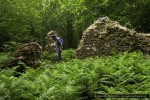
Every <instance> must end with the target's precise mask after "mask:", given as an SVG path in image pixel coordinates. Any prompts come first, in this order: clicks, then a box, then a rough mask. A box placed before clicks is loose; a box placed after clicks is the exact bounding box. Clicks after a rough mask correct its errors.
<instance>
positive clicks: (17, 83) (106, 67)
mask: <svg viewBox="0 0 150 100" xmlns="http://www.w3.org/2000/svg"><path fill="white" fill-rule="evenodd" d="M45 60H46V58H45V59H44V60H43V61H45ZM42 63H43V62H42ZM44 63H45V64H42V67H41V68H39V69H30V68H28V69H27V71H26V73H24V74H22V75H21V76H20V77H18V78H17V77H14V76H13V74H14V70H13V69H4V70H2V71H1V72H0V100H104V98H97V97H95V94H105V93H109V94H131V93H133V94H148V93H150V60H149V59H148V57H147V58H145V56H143V55H142V53H137V52H133V53H123V54H118V55H115V56H110V57H105V58H98V57H97V58H87V59H84V60H79V59H76V58H75V59H71V60H70V61H66V62H63V61H62V62H59V63H56V64H46V62H44ZM106 100H112V99H110V98H107V99H106ZM113 100H116V99H113ZM118 100H120V99H118ZM122 100H128V99H122ZM129 100H141V99H129Z"/></svg>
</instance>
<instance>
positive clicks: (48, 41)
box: [45, 31, 57, 53]
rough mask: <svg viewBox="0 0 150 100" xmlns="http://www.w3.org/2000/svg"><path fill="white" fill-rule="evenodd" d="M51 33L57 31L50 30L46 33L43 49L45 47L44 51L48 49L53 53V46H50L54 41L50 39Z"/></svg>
mask: <svg viewBox="0 0 150 100" xmlns="http://www.w3.org/2000/svg"><path fill="white" fill-rule="evenodd" d="M51 35H57V32H55V31H50V32H49V33H48V34H47V36H46V38H45V39H46V47H45V49H46V51H48V52H50V53H53V52H55V48H54V46H52V44H53V43H54V41H53V40H52V38H51Z"/></svg>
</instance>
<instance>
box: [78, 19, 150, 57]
mask: <svg viewBox="0 0 150 100" xmlns="http://www.w3.org/2000/svg"><path fill="white" fill-rule="evenodd" d="M149 47H150V39H149V38H146V37H145V36H143V35H142V36H141V35H139V34H138V33H136V32H135V31H131V30H130V29H127V28H126V27H123V26H121V25H120V24H119V23H118V22H116V21H111V20H110V19H109V18H108V17H102V18H99V19H98V20H97V21H96V22H95V23H94V24H92V25H91V26H90V27H88V28H87V29H86V30H85V31H84V32H83V36H82V39H81V41H80V44H79V46H78V48H77V56H78V57H79V58H85V57H90V56H107V55H110V54H111V53H112V50H117V51H119V52H124V51H132V50H135V49H142V50H143V51H144V52H146V53H148V54H150V49H149Z"/></svg>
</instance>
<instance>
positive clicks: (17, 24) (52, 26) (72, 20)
mask: <svg viewBox="0 0 150 100" xmlns="http://www.w3.org/2000/svg"><path fill="white" fill-rule="evenodd" d="M149 5H150V0H0V50H3V49H2V48H3V47H2V45H3V44H5V43H6V42H8V41H15V42H22V43H26V42H31V41H38V42H39V43H40V44H41V45H42V46H44V45H45V36H46V34H47V33H48V32H49V31H50V30H56V31H58V32H59V33H60V35H61V36H62V37H63V38H64V40H65V44H66V45H65V47H66V48H71V47H76V46H77V44H78V42H79V39H80V38H81V36H82V32H83V31H84V30H85V29H86V28H87V27H88V26H89V25H90V24H91V23H93V21H95V20H96V19H97V18H99V17H102V16H108V17H110V18H111V19H113V20H116V21H118V22H120V23H121V24H122V25H125V26H127V27H129V28H132V29H135V30H137V31H140V32H147V33H148V32H150V17H149V15H150V14H149V12H150V6H149Z"/></svg>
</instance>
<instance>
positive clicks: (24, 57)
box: [8, 42, 42, 68]
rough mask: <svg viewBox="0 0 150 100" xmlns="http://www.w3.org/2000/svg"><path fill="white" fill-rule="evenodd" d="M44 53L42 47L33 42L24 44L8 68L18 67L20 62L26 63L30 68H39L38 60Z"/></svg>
mask: <svg viewBox="0 0 150 100" xmlns="http://www.w3.org/2000/svg"><path fill="white" fill-rule="evenodd" d="M41 53H42V47H41V46H40V45H39V44H38V43H36V42H31V43H27V44H23V45H22V46H21V47H20V48H18V49H17V50H16V51H15V52H14V54H13V58H12V60H11V61H10V62H9V63H8V66H10V67H13V66H17V65H18V62H19V61H22V62H24V63H25V64H26V65H27V66H29V67H33V68H36V67H39V65H40V64H39V63H38V59H39V58H40V54H41Z"/></svg>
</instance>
